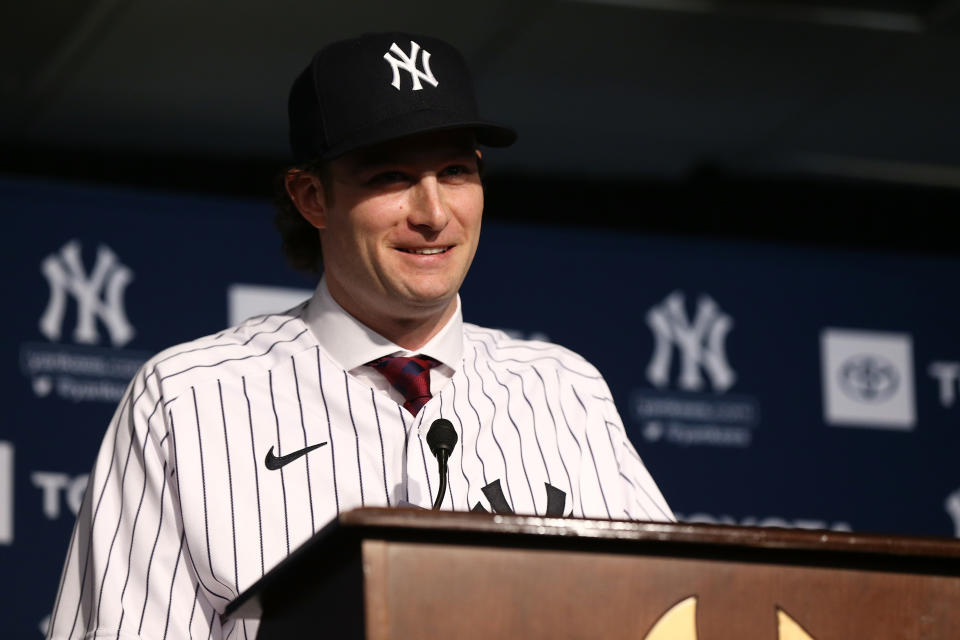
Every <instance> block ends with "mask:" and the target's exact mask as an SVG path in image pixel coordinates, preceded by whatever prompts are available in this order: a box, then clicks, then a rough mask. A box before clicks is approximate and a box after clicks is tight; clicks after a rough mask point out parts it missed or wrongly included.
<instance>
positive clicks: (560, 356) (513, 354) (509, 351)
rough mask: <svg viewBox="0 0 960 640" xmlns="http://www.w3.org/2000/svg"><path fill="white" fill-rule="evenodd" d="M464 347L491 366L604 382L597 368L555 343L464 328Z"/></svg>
mask: <svg viewBox="0 0 960 640" xmlns="http://www.w3.org/2000/svg"><path fill="white" fill-rule="evenodd" d="M463 336H464V347H465V350H466V352H467V353H468V354H470V353H475V354H476V357H477V358H478V359H483V360H486V361H488V362H489V363H490V365H491V366H493V367H497V366H501V367H507V368H510V369H511V370H516V369H518V368H525V369H533V370H535V371H536V372H538V373H541V374H542V373H543V372H547V371H549V372H554V371H556V372H557V373H559V374H572V375H574V376H576V377H578V378H581V379H586V380H597V381H602V380H603V378H602V376H601V375H600V372H599V371H597V368H596V367H594V366H593V365H592V364H591V363H590V362H589V361H588V360H587V359H586V358H584V357H583V356H581V355H580V354H579V353H577V352H575V351H573V350H571V349H568V348H567V347H564V346H562V345H559V344H555V343H553V342H547V341H545V340H531V339H527V338H521V337H517V336H514V335H510V334H508V333H507V332H505V331H502V330H500V329H490V328H487V327H479V326H477V325H473V324H469V323H464V324H463Z"/></svg>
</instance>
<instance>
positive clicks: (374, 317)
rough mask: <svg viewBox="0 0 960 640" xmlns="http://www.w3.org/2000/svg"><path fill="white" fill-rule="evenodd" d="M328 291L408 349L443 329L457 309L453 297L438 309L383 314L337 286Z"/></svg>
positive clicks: (362, 320) (357, 316) (353, 313)
mask: <svg viewBox="0 0 960 640" xmlns="http://www.w3.org/2000/svg"><path fill="white" fill-rule="evenodd" d="M328 285H329V282H328ZM329 291H330V295H331V297H332V298H333V299H334V300H335V301H336V303H337V304H339V305H340V306H341V307H343V310H344V311H346V312H347V313H349V314H350V315H351V316H353V317H354V318H355V319H356V320H357V321H359V322H360V323H362V324H364V325H366V326H367V327H368V328H370V329H372V330H373V331H375V332H377V333H378V334H380V335H381V336H383V337H384V338H386V339H387V340H389V341H390V342H392V343H394V344H395V345H397V346H400V347H403V348H404V349H407V350H409V351H416V350H417V349H419V348H420V347H422V346H423V345H425V344H426V343H427V342H429V341H430V339H431V338H433V337H434V336H435V335H437V334H438V333H440V330H441V329H443V327H444V326H446V324H447V322H448V321H449V320H450V318H452V317H453V314H454V313H456V310H457V300H456V298H454V299H453V300H450V301H449V302H448V303H447V304H446V305H445V306H444V307H441V308H440V309H438V310H423V311H422V312H420V313H411V314H409V315H405V316H398V317H395V316H387V315H380V314H375V313H368V312H366V311H365V309H364V308H363V306H362V305H360V304H358V303H357V302H356V301H355V300H353V299H352V298H351V297H350V296H349V295H346V294H345V292H343V291H340V290H338V289H337V287H329Z"/></svg>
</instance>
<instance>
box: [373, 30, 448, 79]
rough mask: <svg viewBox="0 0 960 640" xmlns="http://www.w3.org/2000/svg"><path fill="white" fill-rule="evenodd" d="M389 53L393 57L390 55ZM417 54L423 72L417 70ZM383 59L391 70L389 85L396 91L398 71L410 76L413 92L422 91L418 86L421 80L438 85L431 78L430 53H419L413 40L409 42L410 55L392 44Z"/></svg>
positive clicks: (417, 45) (419, 50)
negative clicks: (391, 79) (391, 76)
mask: <svg viewBox="0 0 960 640" xmlns="http://www.w3.org/2000/svg"><path fill="white" fill-rule="evenodd" d="M391 53H392V54H394V55H390V54H391ZM418 53H419V54H421V55H420V62H421V63H422V67H423V70H420V69H418V68H417V54H418ZM394 56H396V57H394ZM383 59H384V60H386V61H387V62H389V63H390V68H391V69H392V70H393V81H392V82H391V83H390V84H392V85H393V87H394V88H395V89H396V90H397V91H399V90H400V69H403V70H404V71H406V72H407V73H409V74H410V79H411V80H412V81H413V90H414V91H420V90H421V89H423V85H422V84H420V81H421V80H423V81H424V82H426V83H429V84H431V85H433V86H434V87H436V86H437V85H438V84H440V83H439V82H437V79H436V78H435V77H434V76H433V71H431V70H430V52H429V51H427V50H426V49H423V51H422V53H421V49H420V45H419V44H417V43H416V42H414V41H413V40H411V41H410V55H407V54H406V53H404V52H403V49H401V48H400V47H399V46H397V43H396V42H394V43H393V44H392V45H390V51H388V52H387V53H385V54H383Z"/></svg>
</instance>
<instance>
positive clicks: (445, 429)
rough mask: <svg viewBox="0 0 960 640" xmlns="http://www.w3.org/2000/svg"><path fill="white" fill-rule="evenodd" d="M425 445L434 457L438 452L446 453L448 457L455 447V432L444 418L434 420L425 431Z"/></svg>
mask: <svg viewBox="0 0 960 640" xmlns="http://www.w3.org/2000/svg"><path fill="white" fill-rule="evenodd" d="M427 445H429V447H430V451H431V453H433V455H434V456H436V455H437V453H438V452H440V451H446V452H447V455H449V454H450V452H452V451H453V448H454V447H455V446H457V430H456V429H454V428H453V424H452V423H451V422H450V421H449V420H447V419H446V418H439V419H437V420H434V421H433V424H431V425H430V429H429V430H428V431H427Z"/></svg>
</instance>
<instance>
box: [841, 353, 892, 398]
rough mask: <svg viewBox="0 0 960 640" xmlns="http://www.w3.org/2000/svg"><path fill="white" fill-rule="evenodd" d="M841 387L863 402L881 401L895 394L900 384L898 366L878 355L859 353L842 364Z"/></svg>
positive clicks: (849, 394)
mask: <svg viewBox="0 0 960 640" xmlns="http://www.w3.org/2000/svg"><path fill="white" fill-rule="evenodd" d="M839 378H840V388H841V389H843V391H844V393H846V394H847V395H848V396H850V397H851V398H853V399H854V400H859V401H861V402H880V401H883V400H886V399H887V398H889V397H890V396H892V395H893V394H894V392H895V391H896V390H897V387H899V386H900V374H899V373H898V372H897V368H896V366H895V365H894V364H893V363H892V362H890V361H889V360H887V359H885V358H881V357H880V356H876V355H858V356H853V357H851V358H849V359H847V360H846V361H845V362H844V363H843V364H842V365H840V372H839Z"/></svg>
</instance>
